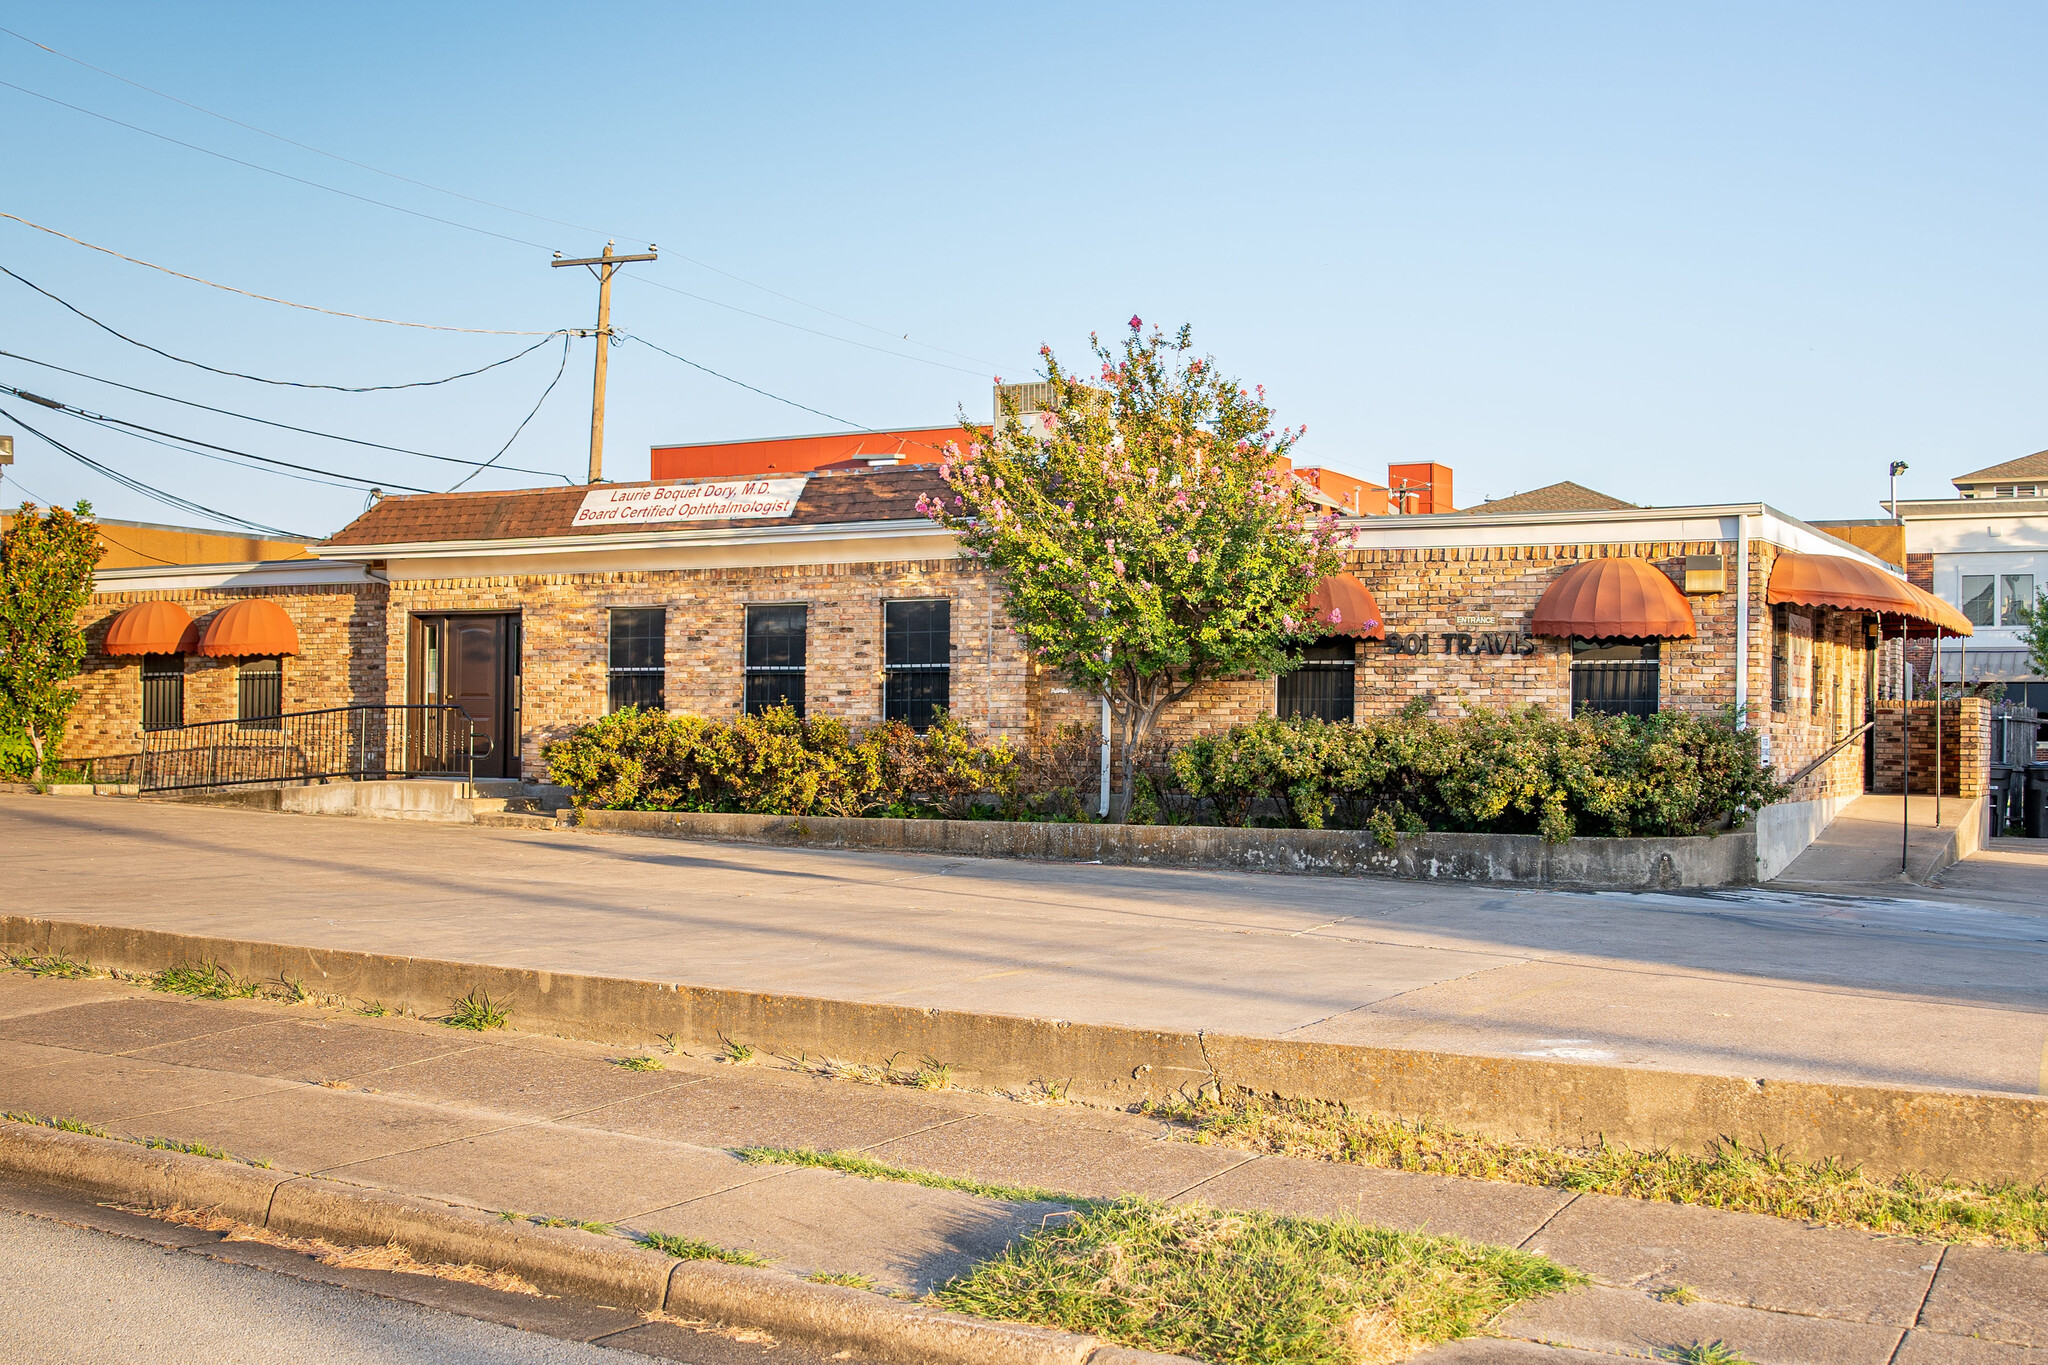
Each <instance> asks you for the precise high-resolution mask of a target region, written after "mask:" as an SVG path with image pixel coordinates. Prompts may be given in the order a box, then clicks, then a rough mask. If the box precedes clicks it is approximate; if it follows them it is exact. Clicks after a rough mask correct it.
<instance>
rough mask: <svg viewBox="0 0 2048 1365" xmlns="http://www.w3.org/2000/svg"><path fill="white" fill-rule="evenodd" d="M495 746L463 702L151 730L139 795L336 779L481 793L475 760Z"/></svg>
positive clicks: (357, 708)
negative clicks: (449, 780) (410, 780)
mask: <svg viewBox="0 0 2048 1365" xmlns="http://www.w3.org/2000/svg"><path fill="white" fill-rule="evenodd" d="M479 740H481V741H482V742H483V745H484V748H483V752H481V753H479V752H477V743H478V741H479ZM493 748H494V742H493V740H492V737H491V736H489V735H484V734H480V733H479V732H478V730H477V722H476V719H475V718H474V717H473V716H471V715H470V714H469V712H468V711H467V710H466V709H465V708H464V707H462V706H461V705H460V704H459V703H450V702H443V703H430V704H416V705H406V706H332V707H326V708H323V709H321V710H317V711H292V712H286V713H284V714H281V715H276V716H260V717H257V716H252V717H247V718H243V719H237V720H214V721H201V722H199V723H197V724H193V725H181V726H177V727H175V728H171V729H164V730H151V731H148V732H147V733H145V734H144V735H143V737H142V754H141V758H140V763H139V768H140V771H139V772H138V774H137V779H136V787H137V790H138V791H142V792H162V791H199V790H206V789H213V788H221V787H242V786H278V785H283V784H286V783H295V782H315V781H325V780H328V779H332V778H353V779H355V780H357V781H368V780H371V779H382V778H391V777H460V778H463V779H464V780H465V781H466V782H467V783H468V784H469V789H470V791H471V792H472V793H473V792H474V791H475V789H476V761H477V759H479V758H488V757H490V755H491V752H492V749H493Z"/></svg>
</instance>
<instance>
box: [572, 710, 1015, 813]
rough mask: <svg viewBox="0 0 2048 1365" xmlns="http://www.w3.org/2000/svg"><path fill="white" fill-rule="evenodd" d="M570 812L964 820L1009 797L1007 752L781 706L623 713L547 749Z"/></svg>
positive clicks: (942, 734) (947, 733)
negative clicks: (729, 713)
mask: <svg viewBox="0 0 2048 1365" xmlns="http://www.w3.org/2000/svg"><path fill="white" fill-rule="evenodd" d="M545 756H546V758H547V763H548V775H549V778H550V779H551V780H552V781H555V782H558V783H561V784H563V785H565V786H570V787H574V788H576V791H577V797H576V800H577V803H578V805H580V806H596V807H599V808H601V809H606V810H686V811H734V812H740V813H745V814H752V815H820V816H858V815H876V814H897V815H927V814H937V813H953V814H962V813H964V812H965V810H966V807H967V806H968V804H969V803H970V802H971V801H972V800H973V799H974V797H975V796H976V795H977V794H980V793H990V794H992V795H994V796H995V797H996V798H997V799H998V800H1001V799H1004V798H1006V797H1008V796H1009V795H1010V794H1011V792H1012V791H1013V789H1014V785H1015V768H1016V760H1017V755H1016V751H1015V750H1014V749H1013V748H1012V747H1011V746H1010V745H1008V744H1007V743H1000V742H998V743H986V742H982V741H979V740H976V739H975V738H974V737H973V736H972V735H971V734H969V733H968V731H967V728H966V727H965V726H963V725H961V724H960V723H959V722H958V721H956V720H954V719H953V718H952V717H951V716H948V715H944V714H941V715H940V716H939V717H938V718H937V719H935V720H934V721H933V722H932V725H931V727H930V728H929V729H927V730H925V731H924V732H923V733H919V732H918V731H916V730H914V729H912V728H911V727H910V726H908V725H906V724H904V723H903V722H901V721H889V722H887V723H885V724H882V725H878V726H875V727H874V728H872V729H870V730H867V731H866V732H864V733H861V734H858V735H856V734H855V733H854V732H853V731H852V730H851V729H849V728H848V727H847V726H846V725H845V723H843V722H841V721H838V720H835V719H833V718H831V717H810V718H806V717H800V716H798V715H797V714H796V712H795V711H793V710H791V709H790V708H789V707H787V706H778V707H775V708H773V709H771V710H769V711H767V712H764V713H763V714H761V715H758V716H742V717H740V718H739V719H737V720H734V721H731V722H721V721H712V720H706V719H704V718H703V717H701V716H680V715H669V714H667V713H666V712H662V711H642V710H638V709H627V710H624V711H619V712H616V713H614V714H612V715H609V716H606V717H605V718H604V719H602V720H598V721H593V722H591V723H590V724H588V725H585V726H581V727H579V728H578V729H577V730H576V731H574V732H573V733H572V734H570V735H569V736H568V737H567V738H565V739H562V740H559V741H557V742H555V743H553V744H550V745H548V746H547V749H546V751H545Z"/></svg>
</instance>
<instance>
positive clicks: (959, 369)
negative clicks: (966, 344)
mask: <svg viewBox="0 0 2048 1365" xmlns="http://www.w3.org/2000/svg"><path fill="white" fill-rule="evenodd" d="M684 259H686V260H687V259H688V258H687V257H685V258H684ZM640 283H642V284H647V285H652V286H653V287H654V288H656V289H666V290H667V291H668V292H669V293H671V294H681V295H682V296H683V297H684V298H686V299H695V300H697V302H699V303H708V304H710V305H711V306H712V307H713V308H724V309H726V310H728V311H729V312H734V313H744V314H746V315H747V316H748V317H750V318H759V319H761V321H763V322H772V323H774V324H775V325H776V326H777V327H788V328H790V329H791V330H793V331H798V332H809V333H810V334H811V335H812V336H814V337H823V338H825V340H827V341H837V342H839V343H840V344H842V345H845V346H858V347H860V348H861V349H862V350H864V351H880V352H881V353H882V354H883V355H893V356H895V357H896V358H897V359H899V360H914V361H916V362H917V363H918V364H920V365H933V366H936V367H938V368H939V369H942V370H953V371H955V372H956V373H959V374H971V375H974V376H975V377H976V378H978V379H985V378H987V376H986V375H984V374H983V373H982V372H981V371H980V370H970V369H967V368H966V367H965V366H962V365H948V364H947V363H946V362H945V361H943V360H928V359H926V358H925V357H924V356H921V355H905V354H904V353H903V352H902V351H892V350H890V349H889V348H888V347H887V346H873V345H870V344H869V343H867V342H865V341H855V340H854V339H853V338H852V337H842V336H834V335H833V334H832V333H830V332H821V331H819V330H818V329H817V328H815V327H806V326H804V325H803V324H802V323H800V322H788V321H785V320H784V319H782V318H774V317H770V316H768V314H766V313H756V312H755V311H754V310H753V309H751V308H742V307H740V306H739V305H738V304H736V303H721V302H719V301H718V300H717V299H713V298H706V297H705V296H704V295H702V294H692V293H691V292H690V291H689V290H687V289H678V288H676V287H675V286H674V285H672V284H663V283H662V282H661V281H660V280H650V279H644V278H643V279H642V280H641V281H640ZM771 292H773V291H771Z"/></svg>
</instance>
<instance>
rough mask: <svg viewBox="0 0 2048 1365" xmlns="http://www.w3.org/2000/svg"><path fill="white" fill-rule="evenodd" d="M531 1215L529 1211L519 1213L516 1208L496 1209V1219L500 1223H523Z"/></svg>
mask: <svg viewBox="0 0 2048 1365" xmlns="http://www.w3.org/2000/svg"><path fill="white" fill-rule="evenodd" d="M532 1216H533V1215H532V1214H530V1213H521V1212H519V1210H517V1209H499V1210H498V1221H499V1222H501V1223H523V1222H525V1221H526V1220H527V1219H528V1218H531V1217H532Z"/></svg>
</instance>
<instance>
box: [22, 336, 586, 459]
mask: <svg viewBox="0 0 2048 1365" xmlns="http://www.w3.org/2000/svg"><path fill="white" fill-rule="evenodd" d="M565 344H566V343H565ZM0 357H5V358H6V359H8V360H19V361H22V362H24V363H26V364H29V365H39V366H41V367H42V368H43V369H46V370H55V371H56V372H57V373H59V374H68V375H72V376H74V377H75V378H78V379H89V380H91V381H92V382H93V383H95V384H106V385H110V386H111V387H113V388H117V389H126V390H127V391H128V392H129V393H139V394H141V395H142V396H143V397H145V398H159V399H162V400H163V401H164V402H166V403H177V404H180V405H182V406H184V407H188V408H198V409H199V410H200V411H201V412H214V413H219V414H220V415H221V416H223V417H234V418H238V419H240V420H241V421H244V422H255V423H258V424H260V425H262V426H266V427H276V428H277V429H278V430H280V431H296V432H298V433H299V434H300V435H301V436H318V437H320V438H321V439H322V440H326V441H343V442H346V443H347V444H349V445H352V446H364V447H366V448H368V449H370V450H388V451H390V452H391V453H393V454H394V455H412V456H415V457H417V458H419V459H422V460H439V461H441V462H442V463H444V464H468V465H478V466H481V465H483V464H484V463H485V462H484V461H482V460H464V459H460V458H458V457H457V456H454V455H434V454H430V453H429V452H427V451H424V450H411V449H408V448H407V447H405V446H389V445H385V444H384V443H383V442H382V441H365V440H361V439H359V438H357V437H354V436H337V435H335V434H334V433H333V432H331V431H315V430H314V429H313V428H312V427H297V426H293V425H292V424H291V423H290V422H273V421H271V420H270V419H269V418H268V417H252V416H251V415H250V414H248V413H246V412H236V411H234V410H233V409H231V408H217V407H214V406H213V405H212V404H211V403H200V402H195V401H194V400H192V399H190V398H176V397H173V396H172V395H170V394H168V393H158V392H156V390H154V389H139V388H137V387H135V385H133V384H123V383H122V382H121V381H120V380H118V379H105V378H102V377H101V376H99V375H96V374H87V373H86V372H85V371H83V370H72V369H66V368H65V367H64V366H62V365H53V364H51V363H50V362H49V361H47V360H37V359H35V358H33V357H31V356H25V355H17V354H15V353H14V352H13V351H0ZM499 453H500V454H503V453H504V452H502V451H500V452H499ZM492 468H494V469H503V470H507V471H510V472H511V473H515V474H538V475H540V476H541V477H543V478H549V479H560V480H561V481H562V482H563V483H569V484H573V483H575V482H576V481H575V480H574V479H572V478H570V477H569V476H568V475H567V474H560V473H557V472H556V471H554V470H552V469H528V468H526V467H524V466H523V465H515V464H501V465H493V466H492Z"/></svg>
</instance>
